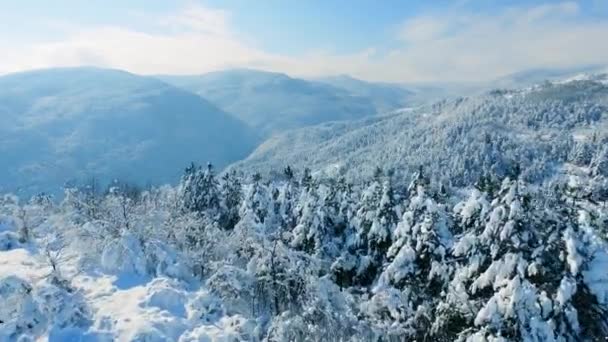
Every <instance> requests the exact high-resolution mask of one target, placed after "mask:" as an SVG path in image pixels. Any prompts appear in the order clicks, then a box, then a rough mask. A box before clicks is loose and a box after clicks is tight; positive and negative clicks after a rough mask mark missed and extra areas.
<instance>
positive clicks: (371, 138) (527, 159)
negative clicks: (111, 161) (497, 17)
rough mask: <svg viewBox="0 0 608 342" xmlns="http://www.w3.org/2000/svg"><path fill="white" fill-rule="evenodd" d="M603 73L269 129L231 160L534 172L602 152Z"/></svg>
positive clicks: (272, 166)
mask: <svg viewBox="0 0 608 342" xmlns="http://www.w3.org/2000/svg"><path fill="white" fill-rule="evenodd" d="M604 77H605V76H597V77H587V78H583V79H577V80H571V81H567V82H559V83H552V84H546V85H543V86H536V87H532V88H526V89H521V90H501V91H491V92H487V93H485V94H483V95H480V96H473V97H468V98H458V99H455V100H446V101H440V102H437V103H435V104H433V105H429V106H424V107H421V108H418V109H414V110H405V111H402V112H401V113H395V114H391V115H386V116H379V117H374V118H368V119H364V120H360V121H355V122H334V123H325V124H322V125H318V126H314V127H309V128H303V129H299V130H292V131H288V132H285V133H283V134H280V135H278V136H275V137H272V138H270V139H268V140H267V141H266V142H264V143H263V144H262V145H261V146H260V147H258V148H257V149H256V150H255V151H254V152H253V153H252V154H251V155H250V156H249V157H248V158H247V159H246V160H244V161H243V162H238V163H236V164H235V165H234V168H237V169H242V170H246V171H249V172H252V171H260V172H262V173H263V174H267V173H272V172H280V171H281V170H282V169H283V167H285V166H286V165H291V166H292V167H295V168H297V169H303V168H305V167H308V168H311V169H313V170H316V171H327V172H342V173H345V174H346V175H347V176H348V177H349V178H351V179H356V178H360V177H362V176H369V175H371V174H372V173H373V171H374V170H375V169H376V167H381V168H383V169H384V170H387V171H388V170H395V172H397V173H398V174H400V175H401V176H404V175H407V174H411V173H412V172H413V171H415V170H417V169H418V167H419V166H423V167H424V168H425V169H427V170H428V171H429V173H431V174H432V176H433V177H438V178H445V179H449V181H450V182H453V183H455V184H466V183H469V182H473V181H476V180H477V179H478V178H479V177H480V176H481V175H483V174H486V173H496V174H498V175H501V176H506V175H509V174H513V173H519V172H521V173H522V174H523V176H524V177H525V178H526V179H528V180H530V181H535V180H539V179H542V178H544V177H546V176H548V175H551V174H552V173H553V168H554V167H556V166H559V165H561V164H562V163H563V162H566V161H574V160H578V161H579V162H583V163H589V162H590V161H591V159H592V158H593V157H594V156H596V157H598V158H600V155H601V154H602V153H604V152H602V151H603V150H602V147H603V146H606V142H607V141H608V111H607V106H608V86H607V85H606V81H605V78H604Z"/></svg>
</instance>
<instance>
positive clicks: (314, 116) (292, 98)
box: [159, 69, 377, 134]
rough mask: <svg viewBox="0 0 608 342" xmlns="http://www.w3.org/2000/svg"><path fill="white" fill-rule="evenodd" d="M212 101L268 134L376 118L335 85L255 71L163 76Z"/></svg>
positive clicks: (366, 104)
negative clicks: (333, 122)
mask: <svg viewBox="0 0 608 342" xmlns="http://www.w3.org/2000/svg"><path fill="white" fill-rule="evenodd" d="M159 78H160V79H162V80H164V81H166V82H169V83H171V84H173V85H175V86H178V87H181V88H183V89H186V90H189V91H192V92H194V93H196V94H199V95H200V96H202V97H204V98H205V99H208V100H209V101H211V102H212V103H213V104H215V105H216V106H218V107H219V108H221V109H223V110H225V111H226V112H228V113H231V114H232V115H234V116H235V117H237V118H239V119H241V120H242V121H244V122H246V123H247V124H249V125H251V126H252V127H255V128H256V129H258V130H260V131H261V132H262V133H263V134H270V133H275V132H279V131H282V130H285V129H291V128H300V127H303V126H309V125H314V124H318V123H322V122H327V121H335V120H351V119H359V118H363V117H365V116H370V115H374V114H375V113H376V111H377V108H376V106H375V105H374V103H373V101H372V100H371V99H370V98H368V97H365V96H360V95H357V94H353V93H350V92H349V91H347V90H344V89H339V88H336V87H333V86H331V85H328V84H325V83H321V82H313V81H305V80H302V79H296V78H291V77H289V76H287V75H284V74H279V73H270V72H262V71H254V70H243V69H237V70H228V71H220V72H212V73H208V74H204V75H199V76H159Z"/></svg>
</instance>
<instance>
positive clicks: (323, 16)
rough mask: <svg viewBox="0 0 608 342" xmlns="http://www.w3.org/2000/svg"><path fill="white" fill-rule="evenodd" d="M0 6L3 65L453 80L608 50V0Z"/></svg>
mask: <svg viewBox="0 0 608 342" xmlns="http://www.w3.org/2000/svg"><path fill="white" fill-rule="evenodd" d="M0 9H2V10H1V11H0V23H2V24H1V25H2V26H3V27H2V30H0V49H2V51H3V54H2V55H1V56H0V73H1V74H5V73H12V72H17V71H23V70H29V69H34V68H49V67H64V66H82V65H87V66H98V67H108V68H116V69H123V70H127V71H130V72H134V73H138V74H198V73H205V72H210V71H216V70H223V69H228V68H252V69H260V70H267V71H277V72H284V73H288V74H291V75H295V76H303V77H315V76H324V75H336V74H349V75H352V76H355V77H358V78H362V79H366V80H372V81H391V82H424V81H429V82H438V81H442V82H445V81H483V80H489V79H492V78H496V77H499V76H503V75H506V74H509V73H513V72H517V71H521V70H527V69H532V68H570V67H580V66H586V65H598V64H602V65H604V64H605V63H606V62H605V61H606V60H608V44H602V43H601V42H602V41H603V40H605V37H606V36H608V2H606V1H603V0H582V1H547V0H545V1H522V0H509V1H481V0H460V1H436V2H435V1H434V2H433V3H432V4H429V2H426V1H422V0H413V1H406V2H404V1H384V2H382V4H380V5H379V4H377V3H376V2H374V1H367V0H357V1H354V2H351V3H350V4H349V5H348V6H346V5H345V4H344V2H343V1H337V0H332V1H321V0H314V1H305V2H304V1H303V2H295V1H279V0H270V1H265V2H258V3H256V4H255V5H253V4H252V3H251V2H248V1H243V0H226V1H220V0H207V1H161V0H153V1H144V0H137V1H129V2H128V4H126V3H123V2H121V1H117V0H110V1H91V2H86V3H85V2H81V1H74V0H58V1H54V2H53V5H52V6H51V5H45V6H41V5H40V2H39V1H35V0H25V1H19V2H10V3H9V2H5V3H3V4H2V5H0Z"/></svg>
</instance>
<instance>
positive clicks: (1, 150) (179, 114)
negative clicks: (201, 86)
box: [0, 68, 257, 193]
mask: <svg viewBox="0 0 608 342" xmlns="http://www.w3.org/2000/svg"><path fill="white" fill-rule="evenodd" d="M0 117H2V118H3V121H2V124H1V125H0V165H3V167H2V168H1V169H0V190H1V191H7V190H8V191H17V190H21V191H27V192H30V193H31V192H34V191H52V192H56V191H58V190H59V187H60V186H61V185H62V184H64V182H65V181H67V180H70V179H75V180H82V179H83V178H88V177H93V176H94V177H97V178H100V179H101V180H104V181H107V180H111V179H113V178H121V179H126V180H134V179H141V178H140V177H136V176H137V175H138V173H140V172H141V170H146V175H145V177H144V178H145V181H150V182H153V183H164V182H170V181H175V180H177V176H178V174H179V170H176V166H180V165H182V166H183V165H185V164H186V163H188V162H190V161H199V162H205V161H213V162H214V163H217V164H219V165H225V164H226V163H229V162H233V161H235V160H237V159H239V158H242V157H243V156H245V155H247V153H249V152H250V150H251V149H252V148H253V147H254V146H255V144H256V142H257V138H256V137H255V135H254V134H253V133H252V131H251V130H250V129H249V128H248V127H247V126H246V125H244V124H243V123H242V122H240V121H238V120H236V119H234V118H233V117H231V116H230V115H228V114H226V113H224V112H222V111H221V110H220V109H218V108H216V107H215V106H213V105H211V104H210V103H208V102H206V101H205V100H203V99H202V98H200V97H199V96H196V95H194V94H191V93H188V92H185V91H183V90H181V89H178V88H175V87H172V86H170V85H168V84H166V83H163V82H161V81H159V80H156V79H154V78H148V77H141V76H136V75H133V74H129V73H127V72H123V71H117V70H104V69H95V68H74V69H51V70H41V71H33V72H26V73H19V74H12V75H7V76H3V77H0ZM233 136H238V137H239V139H238V140H235V139H232V137H233ZM178 169H179V167H178Z"/></svg>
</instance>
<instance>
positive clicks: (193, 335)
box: [0, 221, 254, 342]
mask: <svg viewBox="0 0 608 342" xmlns="http://www.w3.org/2000/svg"><path fill="white" fill-rule="evenodd" d="M0 222H2V221H0ZM0 232H2V233H3V234H4V235H0V236H3V238H0V239H4V240H1V241H0V245H1V242H2V241H6V240H7V236H9V234H7V233H15V234H16V228H14V227H12V226H11V225H10V224H8V223H7V222H3V223H2V226H1V229H0ZM13 247H14V248H4V247H3V248H1V249H0V302H2V305H0V341H2V342H4V341H6V342H8V341H16V340H19V341H29V340H32V339H35V340H40V341H45V340H48V341H57V342H59V341H236V340H242V339H244V338H246V337H247V336H248V334H250V333H251V331H250V330H251V329H253V328H254V325H252V324H251V322H248V321H247V320H246V319H244V318H242V317H240V316H238V315H236V316H227V315H225V312H224V310H223V307H222V303H221V301H220V300H219V299H218V298H216V297H214V296H213V295H211V294H209V293H208V292H207V291H205V290H204V289H201V287H200V284H197V283H196V282H192V281H191V282H185V281H179V280H175V279H170V278H168V277H154V278H152V277H146V276H141V275H138V274H136V273H134V272H124V273H119V274H117V273H114V272H106V271H103V269H102V268H101V267H100V268H98V269H95V270H89V271H85V272H82V271H81V272H79V271H77V269H78V258H77V257H76V258H64V259H63V260H62V261H61V263H60V264H61V265H60V269H61V271H60V272H61V278H62V279H63V280H64V281H66V282H67V284H57V282H56V281H55V280H54V279H55V278H54V277H53V275H54V274H55V273H54V272H53V268H52V266H51V263H50V262H49V260H48V258H47V256H46V255H45V253H46V251H45V250H43V249H42V246H39V245H37V244H35V243H30V244H23V245H15V246H13Z"/></svg>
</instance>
